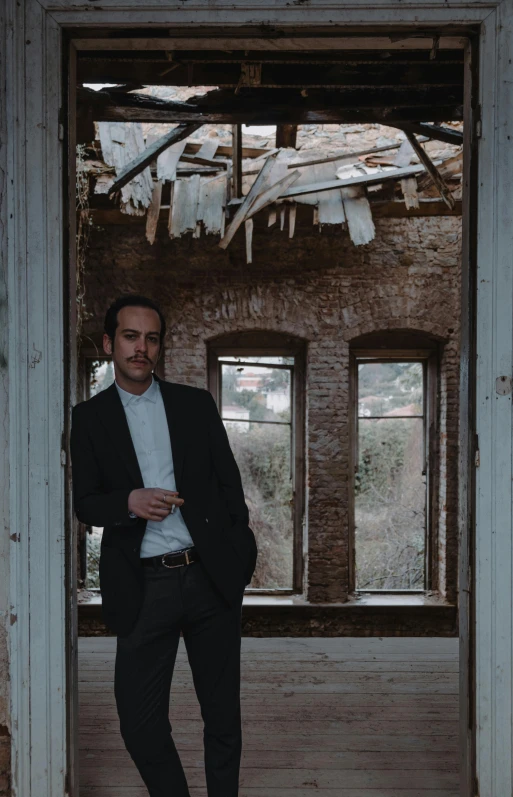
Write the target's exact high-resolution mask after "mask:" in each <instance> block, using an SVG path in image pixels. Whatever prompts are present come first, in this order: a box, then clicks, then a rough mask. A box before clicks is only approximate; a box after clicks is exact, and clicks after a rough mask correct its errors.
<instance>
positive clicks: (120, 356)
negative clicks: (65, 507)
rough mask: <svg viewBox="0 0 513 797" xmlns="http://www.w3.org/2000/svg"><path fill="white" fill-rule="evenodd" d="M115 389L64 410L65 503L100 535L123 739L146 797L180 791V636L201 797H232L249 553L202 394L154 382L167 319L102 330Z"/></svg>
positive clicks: (130, 317) (222, 442)
mask: <svg viewBox="0 0 513 797" xmlns="http://www.w3.org/2000/svg"><path fill="white" fill-rule="evenodd" d="M104 329H105V334H104V337H103V347H104V351H105V352H106V354H109V355H111V356H112V361H113V364H114V373H115V382H114V384H112V385H111V386H110V387H109V388H107V389H106V390H103V391H101V392H100V393H98V394H97V395H96V396H94V397H93V398H91V399H89V400H88V401H85V402H82V403H80V404H77V405H76V406H75V407H73V414H72V429H71V457H72V465H73V499H74V508H75V512H76V515H77V517H78V519H79V520H80V521H82V522H83V523H87V524H89V525H94V526H103V527H104V531H103V536H102V542H101V555H100V588H101V594H102V607H103V616H104V619H105V622H106V623H107V625H108V626H109V627H110V628H111V629H112V631H114V633H115V634H116V635H117V648H116V665H115V676H114V691H115V697H116V705H117V710H118V715H119V720H120V731H121V734H122V737H123V739H124V742H125V745H126V747H127V750H128V751H129V753H130V755H131V756H132V759H133V761H134V762H135V764H136V766H137V768H138V770H139V772H140V774H141V777H142V779H143V781H144V783H145V784H146V787H147V789H148V793H149V794H150V795H151V797H187V795H189V790H188V786H187V781H186V778H185V774H184V772H183V769H182V765H181V762H180V758H179V756H178V753H177V750H176V748H175V745H174V742H173V739H172V736H171V725H170V723H169V718H168V709H169V695H170V688H171V679H172V674H173V667H174V663H175V657H176V652H177V647H178V643H179V638H180V632H182V634H183V638H184V643H185V646H186V650H187V655H188V659H189V663H190V666H191V670H192V674H193V680H194V685H195V689H196V694H197V696H198V700H199V703H200V708H201V714H202V717H203V721H204V734H203V737H204V748H205V772H206V780H207V790H208V797H236V795H237V793H238V779H239V767H240V755H241V749H242V741H241V716H240V639H241V637H240V619H241V606H242V598H243V593H244V589H245V587H246V585H247V584H249V582H250V580H251V577H252V575H253V572H254V569H255V564H256V557H257V547H256V543H255V537H254V534H253V532H252V530H251V529H250V528H249V526H248V509H247V506H246V503H245V501H244V494H243V490H242V485H241V479H240V473H239V470H238V467H237V464H236V462H235V459H234V457H233V454H232V451H231V449H230V445H229V443H228V438H227V435H226V431H225V428H224V424H223V422H222V420H221V418H220V417H219V413H218V411H217V407H216V404H215V402H214V399H213V398H212V396H211V395H210V393H209V392H208V391H206V390H201V389H199V388H193V387H188V386H186V385H181V384H176V383H172V382H166V381H164V380H163V379H160V378H158V377H157V376H156V375H155V374H153V369H154V368H155V366H156V364H157V361H158V359H159V356H160V354H161V352H162V348H163V341H164V335H165V331H166V325H165V319H164V317H163V315H162V312H161V311H160V309H159V308H158V306H157V305H156V304H155V303H154V302H153V301H151V300H150V299H147V298H145V297H143V296H135V295H128V296H122V297H120V298H119V299H117V301H115V302H114V304H112V305H111V307H110V308H109V309H108V311H107V314H106V316H105V326H104Z"/></svg>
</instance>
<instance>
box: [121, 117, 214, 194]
mask: <svg viewBox="0 0 513 797" xmlns="http://www.w3.org/2000/svg"><path fill="white" fill-rule="evenodd" d="M200 127H201V124H181V125H178V127H175V129H174V130H171V132H170V133H166V135H165V136H162V138H159V139H157V141H154V142H153V144H150V146H149V147H146V149H145V150H144V152H141V154H140V155H139V156H138V157H137V158H134V160H133V161H131V162H130V163H129V164H128V165H127V166H126V168H125V169H123V171H122V172H121V173H120V174H119V175H118V177H117V178H116V180H114V182H113V183H112V185H111V187H110V189H109V196H112V194H115V193H116V191H120V190H121V189H122V188H123V186H125V185H126V184H127V183H129V182H130V180H133V179H134V177H135V176H136V175H138V174H139V173H140V172H142V171H143V170H144V169H145V168H146V167H147V166H149V164H150V163H151V162H152V161H154V160H155V159H156V158H158V156H159V155H160V154H161V153H162V152H164V150H166V149H168V148H169V147H170V146H171V145H172V144H176V143H177V142H178V141H183V139H184V138H188V137H189V136H190V135H192V133H194V132H195V131H196V130H198V128H200Z"/></svg>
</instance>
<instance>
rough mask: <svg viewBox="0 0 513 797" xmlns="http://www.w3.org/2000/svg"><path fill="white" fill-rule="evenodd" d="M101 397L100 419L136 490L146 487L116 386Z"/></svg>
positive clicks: (111, 387)
mask: <svg viewBox="0 0 513 797" xmlns="http://www.w3.org/2000/svg"><path fill="white" fill-rule="evenodd" d="M101 396H102V399H103V400H102V404H101V405H100V407H99V408H98V417H99V418H100V421H101V422H102V424H103V425H104V427H105V429H106V431H107V433H108V435H109V437H110V438H111V440H112V443H113V445H114V447H115V448H116V450H117V451H118V453H119V454H120V456H121V459H122V460H123V462H124V464H125V466H126V469H127V470H128V472H129V474H130V476H131V478H132V481H133V483H134V485H135V486H134V489H138V488H140V487H144V482H143V478H142V475H141V469H140V468H139V462H138V461H137V454H136V453H135V448H134V444H133V442H132V435H131V434H130V428H129V426H128V421H127V419H126V415H125V408H124V407H123V404H122V402H121V399H120V397H119V393H118V391H117V388H116V384H115V383H114V382H113V383H112V385H111V386H110V387H108V388H107V389H106V390H104V391H102V393H101Z"/></svg>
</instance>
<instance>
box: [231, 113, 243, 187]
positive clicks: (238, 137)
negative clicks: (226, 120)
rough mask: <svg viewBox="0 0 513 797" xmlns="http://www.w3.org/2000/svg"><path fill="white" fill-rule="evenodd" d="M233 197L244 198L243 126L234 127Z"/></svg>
mask: <svg viewBox="0 0 513 797" xmlns="http://www.w3.org/2000/svg"><path fill="white" fill-rule="evenodd" d="M232 142H233V143H232V151H233V155H232V164H233V165H232V197H241V196H242V125H240V124H237V125H232Z"/></svg>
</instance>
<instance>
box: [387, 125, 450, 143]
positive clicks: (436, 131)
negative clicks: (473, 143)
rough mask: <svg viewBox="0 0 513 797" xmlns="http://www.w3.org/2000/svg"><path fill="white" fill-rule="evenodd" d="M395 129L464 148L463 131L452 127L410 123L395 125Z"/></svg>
mask: <svg viewBox="0 0 513 797" xmlns="http://www.w3.org/2000/svg"><path fill="white" fill-rule="evenodd" d="M394 127H397V128H398V129H399V130H404V132H406V131H408V132H410V133H417V134H419V135H422V136H427V137H428V138H433V139H436V140H437V141H444V142H445V143H446V144H455V145H456V146H458V145H459V146H463V133H462V132H461V130H451V128H450V127H443V126H441V125H431V124H428V123H427V122H410V123H409V124H403V125H394Z"/></svg>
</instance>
